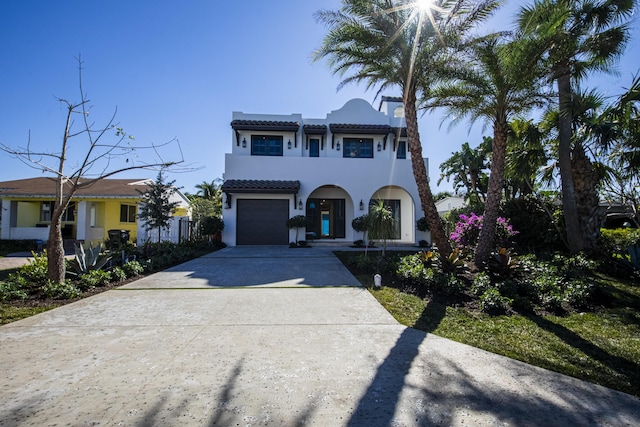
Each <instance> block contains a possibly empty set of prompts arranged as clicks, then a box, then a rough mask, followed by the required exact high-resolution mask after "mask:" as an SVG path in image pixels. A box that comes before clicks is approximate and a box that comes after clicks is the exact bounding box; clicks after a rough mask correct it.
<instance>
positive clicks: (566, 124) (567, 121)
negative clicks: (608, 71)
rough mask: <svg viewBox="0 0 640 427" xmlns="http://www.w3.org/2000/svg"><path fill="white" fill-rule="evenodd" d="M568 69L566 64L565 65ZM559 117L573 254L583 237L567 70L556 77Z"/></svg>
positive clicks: (566, 220)
mask: <svg viewBox="0 0 640 427" xmlns="http://www.w3.org/2000/svg"><path fill="white" fill-rule="evenodd" d="M567 70H568V66H567ZM557 82H558V98H559V109H560V115H559V116H560V118H559V120H558V165H559V167H560V179H561V180H562V208H563V211H564V224H565V229H566V232H567V242H568V243H569V252H570V253H572V254H574V253H577V252H580V251H581V250H583V249H584V239H583V238H582V231H581V229H580V216H579V215H578V206H577V203H576V192H575V185H574V182H573V171H572V168H571V140H572V135H573V131H572V128H571V123H572V122H573V115H572V113H571V98H572V96H571V77H570V75H569V73H568V72H564V73H561V74H560V76H559V77H558V79H557Z"/></svg>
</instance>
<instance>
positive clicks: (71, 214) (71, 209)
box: [61, 202, 76, 221]
mask: <svg viewBox="0 0 640 427" xmlns="http://www.w3.org/2000/svg"><path fill="white" fill-rule="evenodd" d="M61 220H62V221H75V220H76V202H69V206H67V209H65V210H64V212H63V213H62V218H61Z"/></svg>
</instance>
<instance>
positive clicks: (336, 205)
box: [306, 185, 353, 240]
mask: <svg viewBox="0 0 640 427" xmlns="http://www.w3.org/2000/svg"><path fill="white" fill-rule="evenodd" d="M306 215H307V218H308V219H309V225H308V226H307V235H306V238H307V240H323V239H324V240H344V239H346V237H347V230H348V229H350V228H348V226H349V227H350V225H351V224H350V223H349V224H347V218H351V217H352V216H353V201H352V199H351V197H350V196H349V194H348V193H347V192H346V191H345V190H344V189H343V188H341V187H338V186H335V185H324V186H322V187H318V188H317V189H315V190H314V191H313V192H311V194H310V195H309V197H308V198H307V202H306Z"/></svg>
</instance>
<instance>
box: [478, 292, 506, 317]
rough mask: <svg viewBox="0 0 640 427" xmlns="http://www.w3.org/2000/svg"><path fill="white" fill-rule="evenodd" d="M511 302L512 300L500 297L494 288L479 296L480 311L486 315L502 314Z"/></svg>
mask: <svg viewBox="0 0 640 427" xmlns="http://www.w3.org/2000/svg"><path fill="white" fill-rule="evenodd" d="M512 302H513V300H512V299H510V298H507V297H504V296H502V295H501V294H500V291H498V290H497V289H496V288H489V289H487V290H486V291H484V293H483V294H482V295H480V310H482V311H484V312H486V313H503V312H505V311H506V310H507V309H508V308H509V307H510V306H511V303H512Z"/></svg>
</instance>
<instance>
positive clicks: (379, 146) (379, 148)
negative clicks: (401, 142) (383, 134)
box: [378, 142, 382, 151]
mask: <svg viewBox="0 0 640 427" xmlns="http://www.w3.org/2000/svg"><path fill="white" fill-rule="evenodd" d="M378 151H382V144H381V143H379V142H378Z"/></svg>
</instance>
